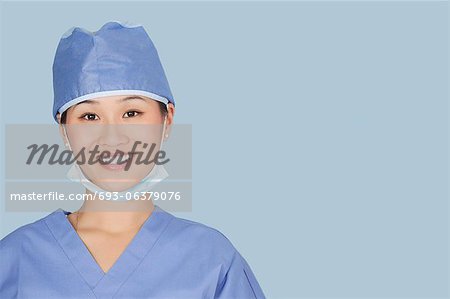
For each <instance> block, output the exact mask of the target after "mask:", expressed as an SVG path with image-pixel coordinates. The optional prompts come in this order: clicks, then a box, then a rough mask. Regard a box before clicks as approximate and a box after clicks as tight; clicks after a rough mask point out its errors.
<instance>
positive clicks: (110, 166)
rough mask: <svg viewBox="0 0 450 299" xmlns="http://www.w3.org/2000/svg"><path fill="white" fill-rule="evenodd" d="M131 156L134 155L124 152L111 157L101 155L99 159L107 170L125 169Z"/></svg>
mask: <svg viewBox="0 0 450 299" xmlns="http://www.w3.org/2000/svg"><path fill="white" fill-rule="evenodd" d="M131 158H132V155H129V154H124V155H115V156H113V157H109V158H104V157H99V161H100V162H101V163H100V165H101V166H102V167H103V168H105V169H107V170H123V169H124V168H125V166H126V165H127V163H128V160H130V159H131Z"/></svg>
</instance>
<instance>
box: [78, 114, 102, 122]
mask: <svg viewBox="0 0 450 299" xmlns="http://www.w3.org/2000/svg"><path fill="white" fill-rule="evenodd" d="M81 118H83V119H85V120H88V121H92V120H97V119H98V116H97V115H96V114H94V113H85V114H83V115H82V116H81Z"/></svg>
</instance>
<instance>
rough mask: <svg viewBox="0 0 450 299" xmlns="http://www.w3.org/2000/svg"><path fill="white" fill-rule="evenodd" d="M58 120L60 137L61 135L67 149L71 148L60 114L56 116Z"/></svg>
mask: <svg viewBox="0 0 450 299" xmlns="http://www.w3.org/2000/svg"><path fill="white" fill-rule="evenodd" d="M56 118H57V120H58V124H59V135H61V138H62V140H63V142H64V144H65V146H66V147H68V146H69V142H68V139H67V136H66V134H65V132H64V128H63V124H62V123H61V114H60V113H59V112H58V114H57V115H56Z"/></svg>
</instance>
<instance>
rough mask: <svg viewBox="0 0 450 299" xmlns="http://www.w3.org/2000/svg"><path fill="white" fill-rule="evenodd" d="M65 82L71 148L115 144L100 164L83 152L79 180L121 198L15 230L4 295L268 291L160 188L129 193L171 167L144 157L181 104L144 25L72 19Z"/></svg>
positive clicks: (252, 294) (61, 107)
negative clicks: (159, 197) (164, 198)
mask: <svg viewBox="0 0 450 299" xmlns="http://www.w3.org/2000/svg"><path fill="white" fill-rule="evenodd" d="M53 80H54V82H53V83H54V94H55V98H54V106H53V116H54V118H55V120H56V121H57V122H58V124H59V126H60V132H61V135H62V137H63V139H64V141H65V144H66V146H67V147H68V148H69V149H70V150H72V151H73V153H74V155H75V154H76V153H78V152H80V151H81V150H83V149H92V148H93V147H94V146H97V147H98V148H100V152H110V153H113V157H112V158H111V157H109V158H111V159H109V160H108V159H104V158H105V157H101V156H99V157H97V158H98V159H97V160H96V161H97V162H100V163H93V164H86V163H85V164H80V165H79V164H78V161H79V160H77V163H74V166H72V169H71V171H69V177H70V178H71V179H73V180H77V181H78V182H81V183H82V184H83V185H84V186H85V187H86V194H90V195H94V194H100V193H102V192H105V193H106V192H109V191H111V192H115V193H114V194H116V195H117V194H118V198H116V199H118V200H114V201H104V200H99V199H98V198H97V199H95V200H89V201H84V203H83V205H82V207H81V208H80V209H79V210H78V211H76V212H73V213H72V212H68V211H65V210H63V209H58V210H56V211H54V212H52V213H51V214H49V215H47V216H45V217H43V218H42V219H39V220H37V221H35V222H33V223H30V224H27V225H24V226H22V227H20V228H18V229H16V230H15V231H13V232H12V233H10V234H9V235H7V236H6V237H5V238H3V239H2V240H1V242H0V254H1V267H0V274H1V275H0V298H264V294H263V292H262V290H261V288H260V286H259V285H258V282H257V280H256V278H255V276H254V275H253V273H252V271H251V269H250V267H249V265H248V264H247V262H246V261H245V259H244V258H243V257H242V256H241V255H240V254H239V252H237V250H236V249H235V248H234V247H233V245H232V244H231V243H230V241H229V240H228V239H227V238H226V237H225V236H223V235H222V234H221V233H220V232H218V231H217V230H215V229H213V228H210V227H207V226H205V225H202V224H199V223H196V222H193V221H189V220H185V219H181V218H177V217H175V216H173V215H172V214H170V213H168V212H166V211H165V210H163V209H162V208H160V207H158V206H156V205H153V203H152V200H151V198H150V197H147V198H145V200H138V201H127V200H124V199H125V198H123V196H124V195H126V194H137V193H139V194H140V193H141V191H145V190H150V189H151V188H152V187H153V185H154V184H156V183H157V182H159V181H161V180H163V179H164V178H165V177H166V176H167V173H166V172H165V170H164V168H163V166H162V165H158V164H157V163H155V162H153V163H150V164H148V163H147V164H145V163H144V164H140V165H138V164H137V163H135V162H136V160H135V158H136V157H137V156H136V152H138V151H137V149H141V150H143V149H144V146H143V144H145V143H147V142H148V143H149V144H151V143H154V144H155V145H156V148H160V147H161V144H162V143H163V141H164V139H166V138H167V137H168V135H169V132H170V127H171V125H172V123H173V116H174V112H175V101H174V100H173V97H172V94H171V92H170V88H169V85H168V82H167V80H166V77H165V74H164V71H163V68H162V66H161V63H160V60H159V57H158V54H157V51H156V49H155V48H154V45H153V43H152V41H151V40H150V38H149V37H148V35H147V33H146V32H145V30H144V28H143V27H142V26H137V25H130V24H125V23H120V22H108V23H106V24H104V25H103V26H102V27H101V28H100V30H99V31H97V32H89V31H87V30H85V29H83V28H78V27H76V28H72V29H71V30H69V31H68V32H67V33H66V34H64V35H63V37H62V38H61V40H60V43H59V45H58V48H57V51H56V55H55V61H54V64H53ZM136 141H139V142H136ZM136 144H137V145H138V146H141V148H137V147H135V146H134V147H133V145H136ZM131 149H133V150H131ZM116 154H121V155H116ZM121 159H123V161H120V160H121ZM130 161H132V165H131V168H130V169H128V170H126V169H125V163H124V162H126V163H128V162H130ZM127 199H128V198H127ZM117 211H120V213H118V212H117Z"/></svg>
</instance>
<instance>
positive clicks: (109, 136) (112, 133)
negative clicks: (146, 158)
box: [98, 124, 130, 148]
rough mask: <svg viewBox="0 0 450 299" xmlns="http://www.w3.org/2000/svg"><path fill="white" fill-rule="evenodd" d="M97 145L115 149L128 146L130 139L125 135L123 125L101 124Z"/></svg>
mask: <svg viewBox="0 0 450 299" xmlns="http://www.w3.org/2000/svg"><path fill="white" fill-rule="evenodd" d="M101 126H102V129H101V133H100V137H99V139H98V144H99V145H100V146H104V147H112V148H117V147H119V146H120V145H124V144H128V143H129V142H130V138H129V137H128V136H127V134H125V132H124V130H123V129H124V128H122V127H123V125H117V124H115V125H112V124H103V125H101Z"/></svg>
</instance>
